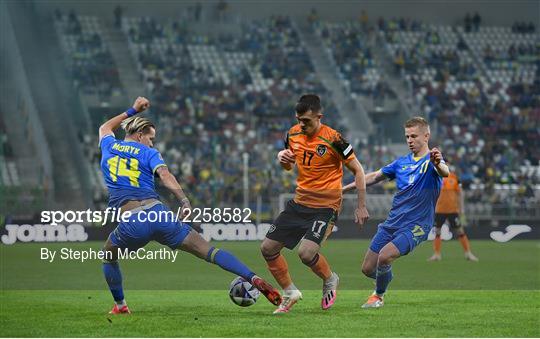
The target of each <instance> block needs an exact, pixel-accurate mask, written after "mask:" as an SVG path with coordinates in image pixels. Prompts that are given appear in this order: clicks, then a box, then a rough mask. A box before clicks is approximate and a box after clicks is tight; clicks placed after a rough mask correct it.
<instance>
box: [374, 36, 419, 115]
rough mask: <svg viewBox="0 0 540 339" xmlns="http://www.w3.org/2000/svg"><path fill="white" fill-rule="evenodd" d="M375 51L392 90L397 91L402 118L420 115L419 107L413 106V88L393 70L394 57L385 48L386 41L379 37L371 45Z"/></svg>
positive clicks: (375, 55)
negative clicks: (408, 86)
mask: <svg viewBox="0 0 540 339" xmlns="http://www.w3.org/2000/svg"><path fill="white" fill-rule="evenodd" d="M371 47H372V48H371V50H372V51H373V57H374V58H375V59H377V60H378V61H379V65H381V68H382V70H383V71H384V76H385V77H386V80H387V84H388V86H390V88H391V89H392V91H394V93H396V95H397V97H398V101H399V105H400V110H399V111H400V112H401V116H400V120H401V121H405V120H406V119H407V118H408V117H411V116H413V115H418V110H419V107H413V101H412V99H411V95H410V93H411V90H410V89H409V88H407V84H406V83H405V81H404V80H403V78H402V77H401V76H399V75H398V74H396V73H395V72H394V71H393V68H394V64H393V60H392V58H390V56H389V54H388V53H386V52H385V50H384V48H385V47H384V41H383V40H382V39H378V40H377V42H376V43H375V44H374V45H372V46H371Z"/></svg>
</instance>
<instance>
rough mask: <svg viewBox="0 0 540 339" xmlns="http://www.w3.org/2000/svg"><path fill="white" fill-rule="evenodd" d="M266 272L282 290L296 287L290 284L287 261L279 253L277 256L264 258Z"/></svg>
mask: <svg viewBox="0 0 540 339" xmlns="http://www.w3.org/2000/svg"><path fill="white" fill-rule="evenodd" d="M264 259H265V260H266V265H267V267H268V270H269V271H270V273H272V275H273V276H274V279H276V281H277V282H278V284H279V286H281V288H282V289H284V290H285V289H288V288H289V287H290V286H291V285H292V286H293V287H294V289H296V286H294V284H293V283H292V279H291V276H290V274H289V266H288V265H287V260H285V257H284V256H282V255H281V254H280V253H279V252H278V253H277V254H274V255H271V256H268V257H266V256H265V257H264Z"/></svg>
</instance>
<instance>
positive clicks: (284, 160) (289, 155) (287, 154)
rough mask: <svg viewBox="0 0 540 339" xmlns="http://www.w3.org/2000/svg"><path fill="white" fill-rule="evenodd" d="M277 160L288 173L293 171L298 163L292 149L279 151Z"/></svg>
mask: <svg viewBox="0 0 540 339" xmlns="http://www.w3.org/2000/svg"><path fill="white" fill-rule="evenodd" d="M277 158H278V161H279V164H280V165H281V167H282V168H283V169H284V170H286V171H290V170H292V166H293V165H294V163H295V162H296V157H295V155H294V153H293V152H292V151H291V150H290V149H284V150H281V151H279V153H278V155H277Z"/></svg>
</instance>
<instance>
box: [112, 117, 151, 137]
mask: <svg viewBox="0 0 540 339" xmlns="http://www.w3.org/2000/svg"><path fill="white" fill-rule="evenodd" d="M120 126H121V127H122V129H123V130H124V131H126V135H132V134H134V133H138V132H141V133H143V134H147V133H149V132H150V128H154V129H155V128H156V126H154V124H153V123H152V122H151V121H150V120H148V119H147V118H141V117H136V116H135V117H131V118H127V119H126V120H124V121H122V124H121V125H120Z"/></svg>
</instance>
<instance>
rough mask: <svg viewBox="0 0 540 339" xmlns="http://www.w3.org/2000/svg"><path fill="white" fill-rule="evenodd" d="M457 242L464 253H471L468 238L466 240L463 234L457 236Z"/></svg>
mask: <svg viewBox="0 0 540 339" xmlns="http://www.w3.org/2000/svg"><path fill="white" fill-rule="evenodd" d="M459 242H460V243H461V246H462V247H463V250H464V251H465V252H470V251H471V247H470V245H469V238H467V235H466V234H465V233H463V234H461V235H460V236H459Z"/></svg>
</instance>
